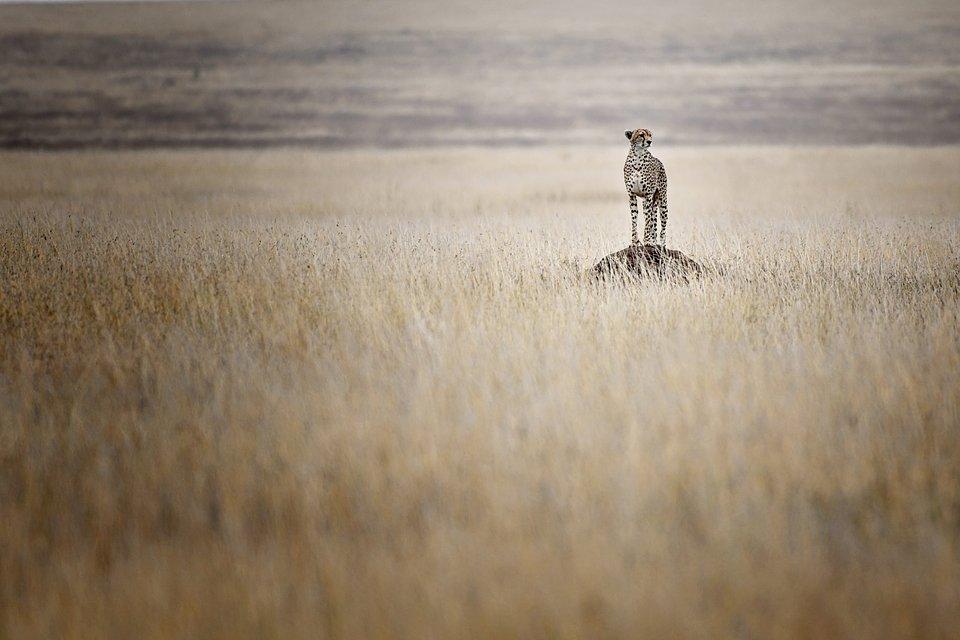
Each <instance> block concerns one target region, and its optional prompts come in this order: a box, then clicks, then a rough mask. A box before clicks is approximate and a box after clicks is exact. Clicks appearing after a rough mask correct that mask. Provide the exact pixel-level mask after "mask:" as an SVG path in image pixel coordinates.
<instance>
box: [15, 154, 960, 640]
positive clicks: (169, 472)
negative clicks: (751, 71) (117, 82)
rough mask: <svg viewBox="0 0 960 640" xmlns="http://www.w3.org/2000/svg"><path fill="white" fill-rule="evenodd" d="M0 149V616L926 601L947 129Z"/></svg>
mask: <svg viewBox="0 0 960 640" xmlns="http://www.w3.org/2000/svg"><path fill="white" fill-rule="evenodd" d="M623 152H624V150H623V149H620V148H614V149H575V148H574V149H537V150H472V149H465V150H437V151H401V152H377V151H364V152H336V153H323V154H313V153H305V152H294V151H275V152H269V153H263V154H256V153H252V152H229V153H213V152H182V153H149V154H147V153H144V154H140V153H124V154H105V153H102V154H101V153H78V154H3V155H2V156H0V226H2V230H0V276H2V280H0V287H2V288H0V523H2V526H0V637H9V638H20V637H35V638H47V637H63V638H92V637H130V638H133V637H136V638H168V637H191V638H198V637H199V638H236V637H257V638H264V637H268V638H269V637H275V638H296V637H310V638H314V637H322V638H355V637H369V638H381V637H382V638H386V637H406V638H424V637H435V638H460V637H463V638H465V637H505V638H506V637H542V638H561V637H564V638H568V637H611V638H613V637H649V638H663V637H671V638H716V637H738V638H759V637H763V638H810V637H816V638H865V637H874V638H877V637H884V638H916V637H930V638H946V637H949V636H951V634H953V633H955V632H956V629H957V628H960V429H958V428H960V329H958V326H960V257H958V256H960V222H958V220H960V218H958V209H960V180H958V178H957V176H958V175H960V174H958V168H960V151H958V150H956V149H890V148H862V149H721V148H717V149H679V150H678V149H674V150H669V149H667V150H662V152H660V153H658V155H660V156H661V157H662V158H663V159H664V161H665V163H666V164H667V169H668V172H669V175H670V180H671V183H670V189H671V192H670V197H671V205H672V207H671V208H672V212H673V216H672V220H671V227H670V231H669V235H670V239H671V245H672V246H675V247H677V248H680V249H681V250H683V251H685V252H687V253H689V254H691V255H693V256H694V257H696V258H698V259H701V260H703V261H704V262H706V263H708V264H711V265H714V266H722V267H723V270H724V275H722V276H711V277H707V278H705V279H703V280H701V281H698V282H695V283H693V284H690V285H679V284H670V283H639V284H638V283H632V284H624V283H619V284H618V283H612V284H597V283H593V282H591V281H589V280H588V279H586V278H584V276H583V271H584V270H585V269H586V268H587V267H589V266H590V265H591V264H592V263H593V262H595V261H596V260H597V259H599V258H600V257H602V256H603V255H605V254H606V253H609V252H611V251H613V250H616V249H619V248H621V247H622V246H623V245H624V244H625V242H626V240H627V238H628V234H629V220H628V215H627V207H626V200H625V197H624V196H623V195H622V192H621V190H622V186H621V184H620V182H619V178H618V172H619V164H620V162H622V158H621V156H622V154H623Z"/></svg>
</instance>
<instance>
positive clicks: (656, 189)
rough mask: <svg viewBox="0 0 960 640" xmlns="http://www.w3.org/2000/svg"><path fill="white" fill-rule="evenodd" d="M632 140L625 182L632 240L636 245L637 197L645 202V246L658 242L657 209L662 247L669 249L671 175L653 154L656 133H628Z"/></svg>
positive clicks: (625, 164)
mask: <svg viewBox="0 0 960 640" xmlns="http://www.w3.org/2000/svg"><path fill="white" fill-rule="evenodd" d="M623 134H624V135H625V136H626V137H627V140H629V141H630V153H628V154H627V161H626V162H624V163H623V181H624V183H625V184H626V186H627V198H628V199H629V200H630V223H631V231H630V239H631V241H632V242H633V244H634V245H637V244H640V240H639V239H638V238H637V196H639V197H641V198H642V199H643V217H644V228H643V243H644V244H656V242H657V209H659V210H660V244H661V245H662V246H663V247H664V248H666V246H667V172H666V171H665V170H664V168H663V163H662V162H660V161H659V160H657V159H656V158H654V157H653V155H652V154H651V153H650V151H649V147H650V143H651V142H652V140H653V134H652V133H650V131H649V130H648V129H636V130H634V131H624V132H623Z"/></svg>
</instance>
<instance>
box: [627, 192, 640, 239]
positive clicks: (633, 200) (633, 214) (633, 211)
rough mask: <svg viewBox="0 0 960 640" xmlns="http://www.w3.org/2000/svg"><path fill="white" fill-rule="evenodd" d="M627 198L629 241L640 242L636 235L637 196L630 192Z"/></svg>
mask: <svg viewBox="0 0 960 640" xmlns="http://www.w3.org/2000/svg"><path fill="white" fill-rule="evenodd" d="M627 198H629V200H630V242H631V243H632V244H640V238H638V237H637V196H635V195H634V194H632V193H630V194H628V195H627Z"/></svg>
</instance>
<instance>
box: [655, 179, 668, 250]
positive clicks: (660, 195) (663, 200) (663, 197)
mask: <svg viewBox="0 0 960 640" xmlns="http://www.w3.org/2000/svg"><path fill="white" fill-rule="evenodd" d="M657 204H658V205H659V208H660V245H661V246H662V247H663V248H664V249H666V248H667V191H666V189H661V190H660V191H657Z"/></svg>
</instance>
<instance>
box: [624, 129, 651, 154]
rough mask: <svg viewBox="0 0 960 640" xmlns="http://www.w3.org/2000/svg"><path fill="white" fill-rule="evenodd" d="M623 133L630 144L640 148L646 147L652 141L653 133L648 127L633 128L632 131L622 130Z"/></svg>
mask: <svg viewBox="0 0 960 640" xmlns="http://www.w3.org/2000/svg"><path fill="white" fill-rule="evenodd" d="M623 135H625V136H626V137H627V140H629V141H630V145H631V146H633V147H636V148H638V149H640V150H642V149H646V148H647V147H649V146H650V143H651V142H653V134H652V133H650V129H634V130H633V131H624V132H623Z"/></svg>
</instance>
